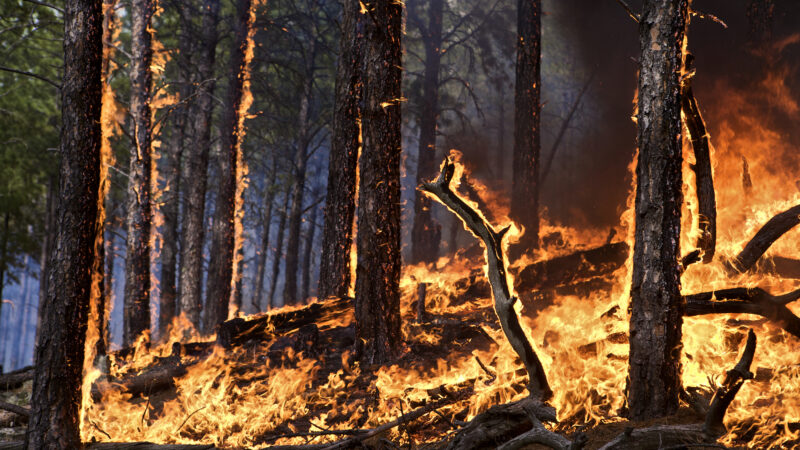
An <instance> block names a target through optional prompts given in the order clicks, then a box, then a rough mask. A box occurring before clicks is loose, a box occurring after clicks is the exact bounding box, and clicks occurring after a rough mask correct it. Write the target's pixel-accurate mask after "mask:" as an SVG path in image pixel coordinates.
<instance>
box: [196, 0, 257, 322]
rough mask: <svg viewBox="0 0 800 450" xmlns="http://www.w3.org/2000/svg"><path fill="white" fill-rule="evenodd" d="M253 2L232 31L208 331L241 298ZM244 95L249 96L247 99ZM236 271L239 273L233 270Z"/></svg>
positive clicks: (244, 0) (241, 10)
mask: <svg viewBox="0 0 800 450" xmlns="http://www.w3.org/2000/svg"><path fill="white" fill-rule="evenodd" d="M252 8H253V1H252V0H239V1H238V2H237V4H236V15H235V24H234V29H235V30H236V31H235V37H234V41H233V49H232V51H231V61H230V70H231V73H230V80H231V85H230V89H229V90H228V101H227V103H226V105H225V107H226V109H225V113H224V123H223V127H222V132H221V134H222V146H221V148H222V150H221V152H220V158H219V167H220V170H219V174H220V177H219V178H220V179H219V190H218V191H217V202H216V209H215V211H214V225H213V227H212V230H211V232H212V240H211V254H212V255H214V257H212V258H211V263H210V264H209V267H208V280H207V285H206V306H207V310H206V315H205V322H204V323H203V325H204V329H205V330H206V331H210V330H212V329H213V328H214V327H215V326H216V325H217V323H219V322H222V321H223V320H226V319H227V318H228V304H229V303H230V302H231V300H232V299H235V298H238V294H237V292H236V291H235V290H236V287H238V286H239V283H238V281H239V279H238V277H239V276H241V273H240V271H239V270H238V265H239V263H240V255H239V248H238V247H239V245H237V244H241V243H237V242H236V241H237V239H236V235H237V230H236V228H237V223H236V222H237V221H239V225H238V226H241V217H239V216H240V214H237V213H238V212H239V211H238V210H239V209H240V207H239V206H237V202H238V201H239V198H238V197H239V194H240V192H239V187H240V186H239V185H240V183H241V181H242V180H241V177H242V176H243V175H242V171H243V167H242V164H243V161H242V155H241V141H242V139H243V137H244V129H243V128H244V114H246V113H247V109H248V108H249V106H250V102H251V100H252V99H251V98H250V97H249V95H250V93H249V89H250V87H249V85H250V74H249V70H250V69H249V67H248V66H249V64H250V59H251V58H252V50H253V49H252V47H253V42H252V35H251V33H252V27H253V18H254V17H253V16H254V13H253V11H252ZM245 92H246V93H245ZM235 266H237V267H235Z"/></svg>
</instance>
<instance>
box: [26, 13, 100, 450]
mask: <svg viewBox="0 0 800 450" xmlns="http://www.w3.org/2000/svg"><path fill="white" fill-rule="evenodd" d="M102 23H103V10H102V4H101V2H98V1H87V0H78V1H73V2H68V3H66V4H65V11H64V31H65V32H64V81H63V85H62V87H61V104H62V120H63V124H62V128H61V158H62V159H61V182H60V189H59V201H58V202H57V205H58V206H57V210H58V214H57V217H58V232H57V235H56V238H55V240H56V243H55V245H54V246H53V248H54V250H55V252H54V255H53V258H52V264H50V265H49V269H50V271H49V274H48V275H49V279H50V282H49V286H48V292H47V297H46V299H45V302H44V304H43V305H41V309H42V311H43V320H42V323H41V326H42V330H41V333H40V334H39V336H40V339H39V342H38V346H37V349H36V361H37V364H36V369H35V374H34V382H33V392H32V398H31V405H32V410H31V417H30V421H29V424H28V434H27V437H26V438H27V442H26V444H25V446H26V448H29V449H41V448H80V447H81V438H80V431H79V414H80V409H81V400H82V398H81V385H82V381H83V376H82V375H83V357H84V341H85V336H86V328H87V322H88V313H89V303H90V296H91V283H92V280H91V275H92V273H91V269H92V265H93V262H94V259H95V254H94V253H95V247H94V245H95V242H96V240H97V236H96V233H97V212H98V202H99V201H100V198H99V190H100V162H101V140H102V136H101V135H102V131H101V126H100V107H101V98H102V81H101V74H102V59H103V57H102V55H103V43H102Z"/></svg>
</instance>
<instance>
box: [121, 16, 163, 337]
mask: <svg viewBox="0 0 800 450" xmlns="http://www.w3.org/2000/svg"><path fill="white" fill-rule="evenodd" d="M154 12H155V7H154V5H153V3H152V1H151V0H134V1H133V6H132V9H131V17H132V21H133V22H132V25H131V106H130V111H131V117H132V123H133V133H132V135H133V138H134V142H133V147H131V163H130V171H129V177H130V182H129V184H128V218H127V231H128V234H127V236H128V237H127V245H126V248H127V250H126V257H125V316H124V322H125V327H124V336H123V340H124V342H125V345H126V346H127V345H130V344H131V343H133V341H134V340H135V339H136V337H137V336H139V335H140V334H142V332H144V331H146V330H149V329H150V232H151V223H152V215H153V214H152V205H151V204H150V198H151V193H152V192H151V189H152V186H151V179H150V177H151V169H152V159H151V152H152V148H151V147H152V145H151V144H152V143H151V138H152V136H151V134H150V125H151V124H150V120H151V117H150V91H151V89H152V73H151V72H150V65H151V62H152V59H153V48H152V38H153V37H152V34H151V32H152V30H151V28H150V21H151V19H152V17H153V13H154Z"/></svg>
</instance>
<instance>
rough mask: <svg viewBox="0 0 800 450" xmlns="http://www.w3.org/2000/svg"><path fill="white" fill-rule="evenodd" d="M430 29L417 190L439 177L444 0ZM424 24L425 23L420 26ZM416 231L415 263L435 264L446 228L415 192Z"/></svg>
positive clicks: (433, 12)
mask: <svg viewBox="0 0 800 450" xmlns="http://www.w3.org/2000/svg"><path fill="white" fill-rule="evenodd" d="M429 8H430V9H429V10H428V17H430V22H429V23H428V25H427V26H426V27H423V26H422V25H420V33H421V34H422V42H423V44H424V47H425V67H424V69H423V70H424V75H423V85H422V90H423V93H422V112H421V114H420V117H419V148H418V149H417V186H419V185H420V184H422V183H423V182H425V181H429V180H430V179H431V178H432V177H434V176H435V175H436V122H437V121H438V119H439V69H440V67H441V63H442V53H441V52H442V16H443V12H444V0H431V2H430V3H429ZM418 23H420V24H421V22H418ZM415 192H416V194H415V196H416V198H415V200H414V227H413V228H412V230H411V242H412V247H411V263H412V264H417V263H420V262H427V263H430V262H434V261H436V259H437V257H438V256H439V242H440V240H441V237H442V227H441V225H440V224H438V223H435V222H434V220H433V217H432V214H431V213H432V211H431V199H430V198H429V197H428V196H427V195H425V194H423V193H422V192H421V191H420V190H416V191H415Z"/></svg>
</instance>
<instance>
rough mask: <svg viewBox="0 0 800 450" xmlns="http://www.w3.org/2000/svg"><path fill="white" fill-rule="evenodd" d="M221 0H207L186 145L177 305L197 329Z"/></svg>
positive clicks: (201, 301) (198, 47)
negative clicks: (187, 143)
mask: <svg viewBox="0 0 800 450" xmlns="http://www.w3.org/2000/svg"><path fill="white" fill-rule="evenodd" d="M219 8H220V3H219V0H204V2H203V21H202V24H203V32H202V35H201V40H200V43H199V44H198V45H197V50H196V53H195V55H196V57H197V63H196V64H197V77H198V79H199V83H198V84H197V87H196V89H197V92H196V93H195V95H196V96H197V97H196V99H195V101H194V104H193V108H192V110H191V111H190V115H191V123H190V125H191V133H190V137H189V138H190V141H189V144H190V145H187V147H186V151H187V153H186V157H185V159H186V166H185V167H184V177H183V190H184V192H183V198H184V207H183V211H184V213H183V226H182V228H181V255H180V301H179V302H178V305H176V307H177V308H178V309H179V311H176V313H180V312H183V313H184V314H185V315H186V318H187V319H189V321H190V322H191V323H192V325H194V327H195V328H196V329H199V328H200V311H201V310H202V308H203V300H202V293H203V284H202V283H203V244H204V242H205V240H204V238H205V231H206V226H205V223H204V221H203V220H204V218H205V208H206V184H207V182H208V153H209V150H210V147H211V115H212V112H213V109H214V97H213V96H214V87H215V81H214V62H215V59H216V48H217V39H218V34H217V22H218V20H219Z"/></svg>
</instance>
